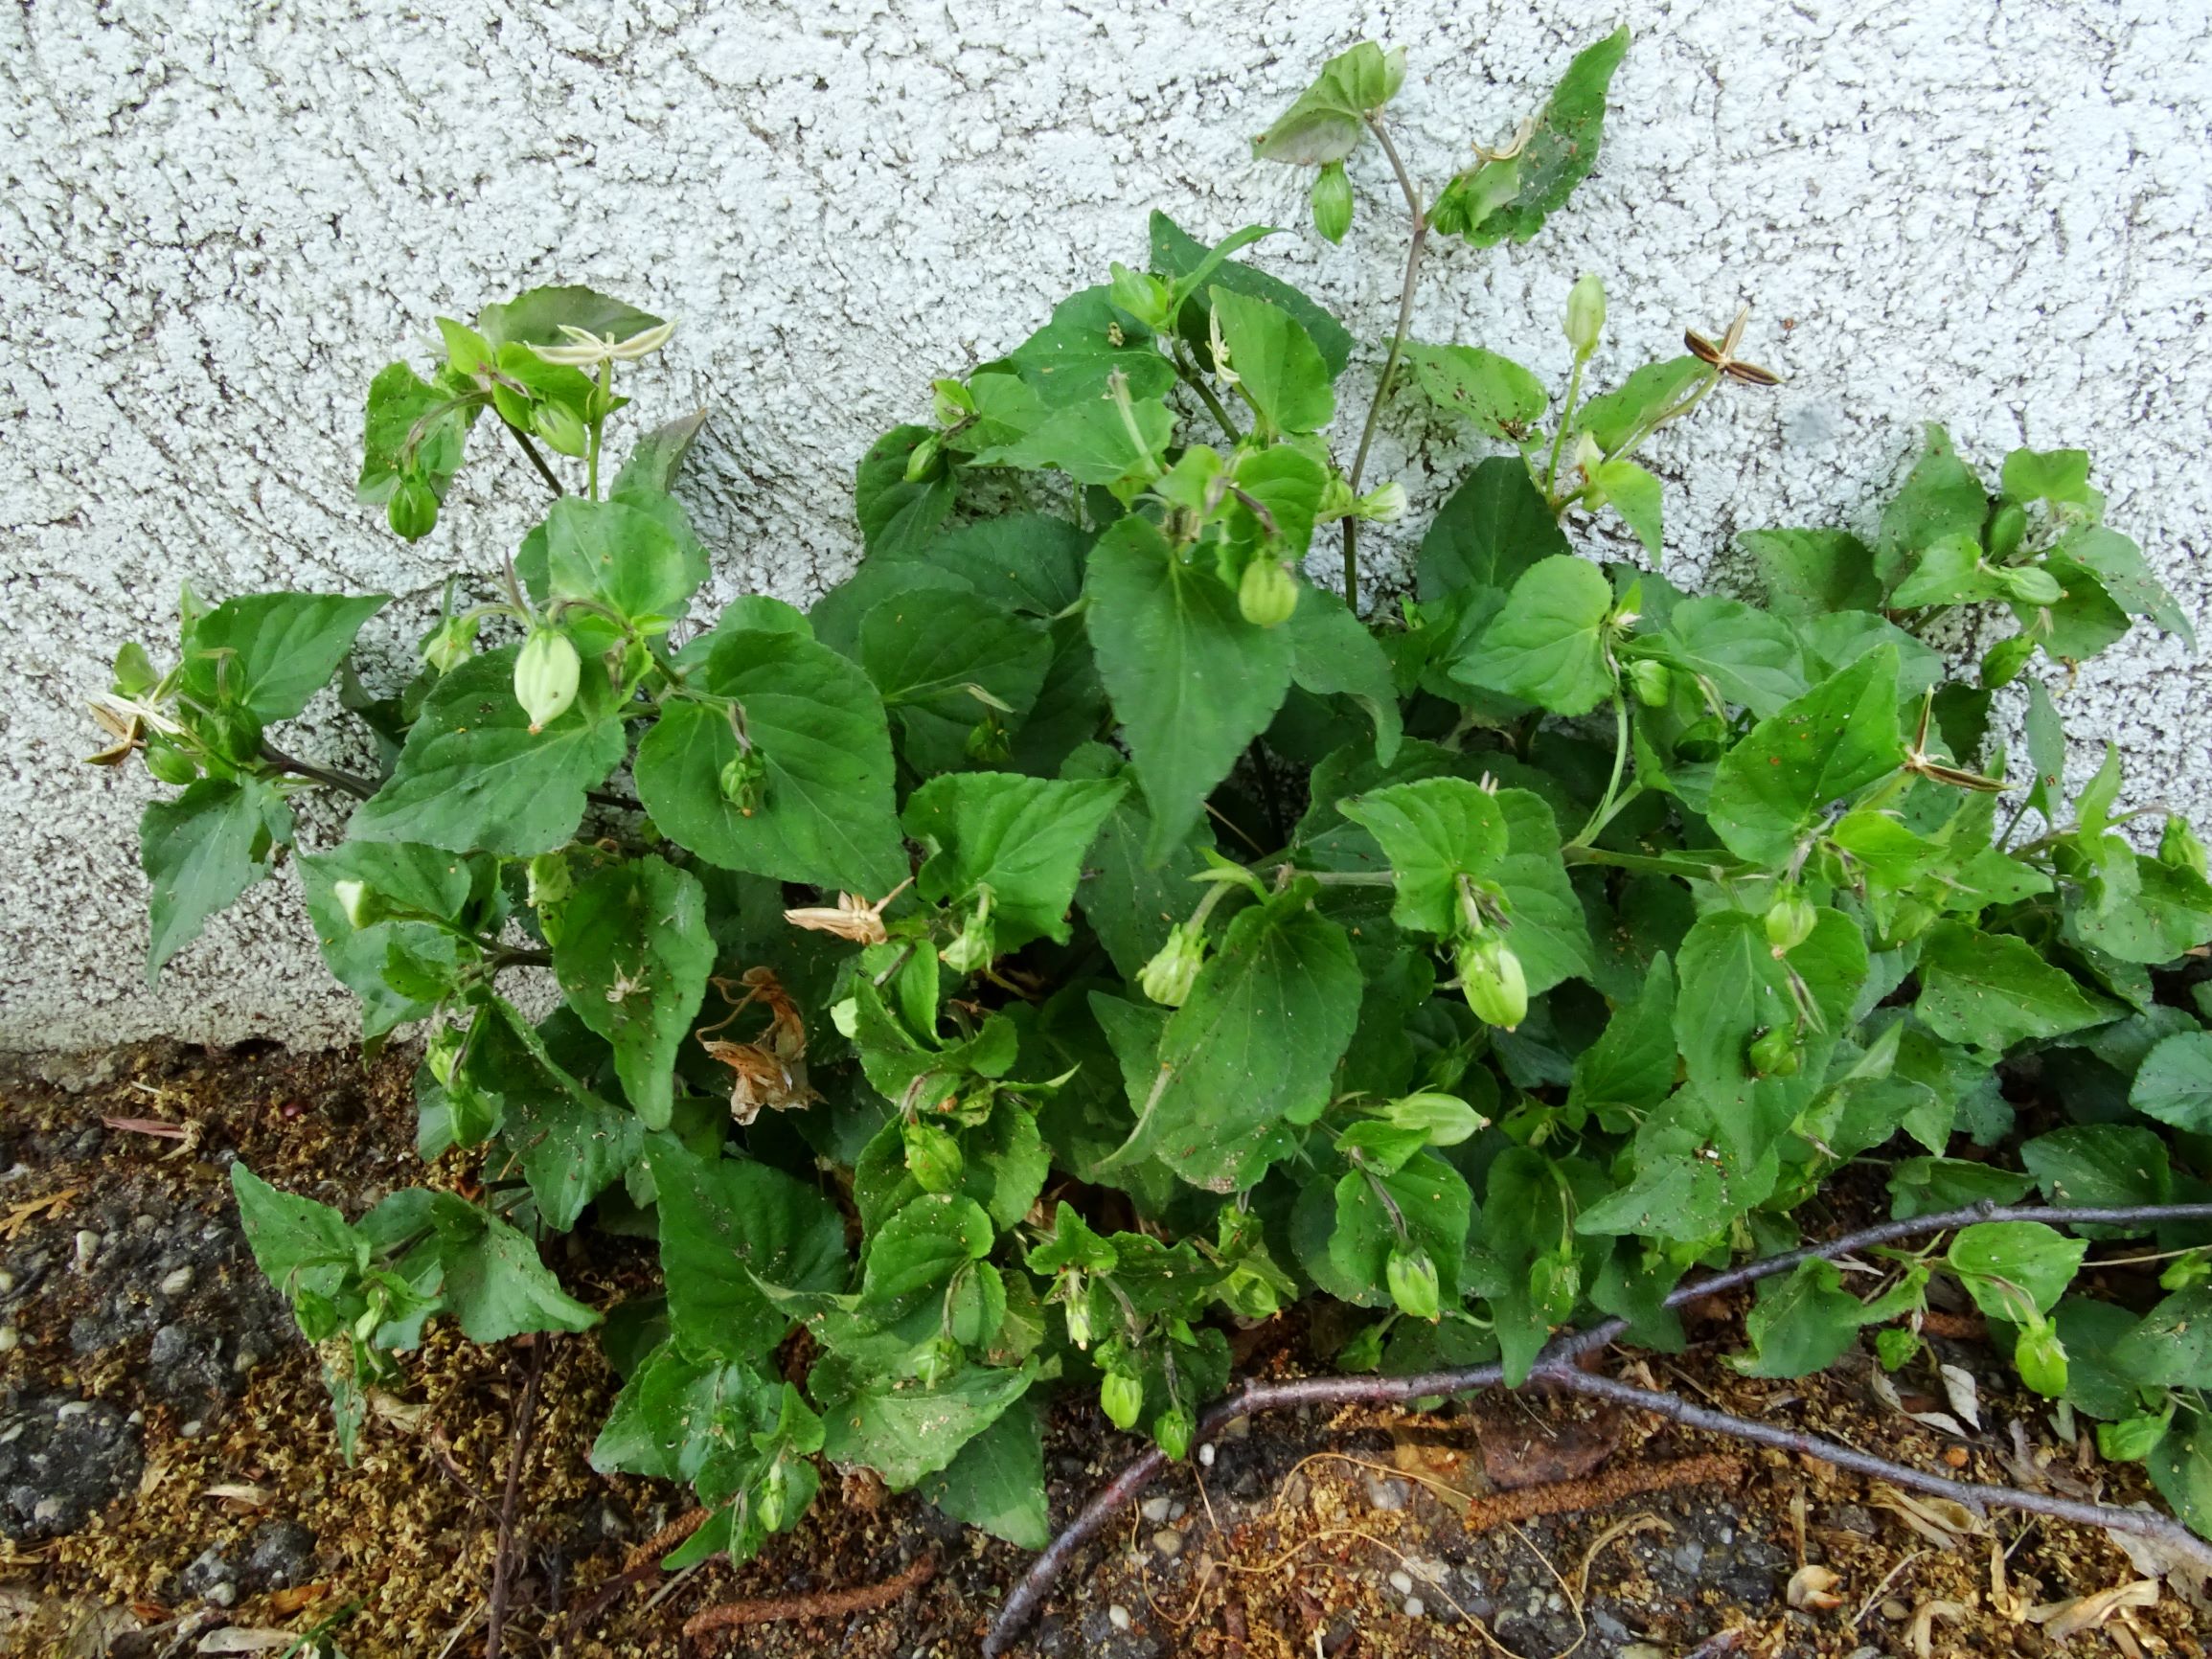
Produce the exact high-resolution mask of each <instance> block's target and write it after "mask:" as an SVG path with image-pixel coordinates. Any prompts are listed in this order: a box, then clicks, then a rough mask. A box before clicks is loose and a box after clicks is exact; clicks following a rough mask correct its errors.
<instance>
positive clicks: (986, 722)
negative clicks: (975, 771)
mask: <svg viewBox="0 0 2212 1659" xmlns="http://www.w3.org/2000/svg"><path fill="white" fill-rule="evenodd" d="M961 748H962V749H963V751H965V752H966V754H967V756H968V758H969V760H970V761H980V762H982V763H983V764H984V765H987V766H988V765H994V764H996V763H997V762H998V761H1003V760H1005V759H1006V758H1007V756H1009V755H1011V754H1012V753H1014V744H1013V742H1012V741H1011V740H1010V739H1008V737H1007V732H1006V723H1005V722H1004V721H1003V720H1001V719H1000V718H999V717H998V712H997V711H996V710H995V709H993V710H992V711H990V712H988V713H987V714H985V716H983V718H982V719H980V720H978V721H976V722H975V724H974V725H972V726H970V727H969V729H968V740H967V741H966V742H964V743H963V744H961Z"/></svg>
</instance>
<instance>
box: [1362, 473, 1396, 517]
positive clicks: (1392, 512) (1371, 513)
mask: <svg viewBox="0 0 2212 1659" xmlns="http://www.w3.org/2000/svg"><path fill="white" fill-rule="evenodd" d="M1352 510H1353V511H1354V512H1356V513H1357V514H1358V516H1359V517H1361V518H1364V519H1365V520H1367V522H1368V523H1370V524H1396V523H1397V522H1398V521H1399V520H1400V519H1402V518H1403V517H1404V516H1405V486H1404V485H1402V484H1401V483H1399V482H1398V480H1397V479H1395V478H1393V479H1392V480H1391V481H1390V482H1389V483H1388V484H1383V485H1379V486H1377V487H1376V488H1375V489H1370V490H1369V491H1368V492H1367V493H1366V494H1365V495H1362V496H1361V497H1360V498H1359V499H1358V500H1357V501H1356V502H1354V503H1353V504H1352Z"/></svg>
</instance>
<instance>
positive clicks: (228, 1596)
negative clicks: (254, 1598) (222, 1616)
mask: <svg viewBox="0 0 2212 1659" xmlns="http://www.w3.org/2000/svg"><path fill="white" fill-rule="evenodd" d="M207 1599H208V1600H209V1601H211V1602H214V1603H215V1604H216V1605H217V1606H218V1607H228V1606H230V1605H231V1604H232V1603H234V1602H237V1601H238V1599H239V1587H238V1586H237V1585H236V1584H231V1583H222V1584H211V1585H209V1586H208V1592H207Z"/></svg>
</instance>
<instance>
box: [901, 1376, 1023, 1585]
mask: <svg viewBox="0 0 2212 1659" xmlns="http://www.w3.org/2000/svg"><path fill="white" fill-rule="evenodd" d="M920 1490H921V1493H922V1495H923V1496H924V1497H925V1498H927V1499H928V1500H929V1501H930V1502H931V1503H933V1504H935V1505H936V1506H937V1507H938V1508H939V1509H941V1510H943V1511H945V1512H946V1514H948V1515H950V1516H951V1517H952V1518H953V1519H954V1520H956V1521H966V1522H967V1523H968V1524H969V1526H971V1527H980V1528H981V1529H982V1530H983V1531H985V1532H987V1533H989V1534H991V1535H992V1537H994V1538H1004V1539H1005V1540H1006V1541H1007V1542H1008V1543H1010V1544H1014V1545H1015V1546H1017V1547H1018V1548H1021V1549H1024V1550H1041V1549H1043V1548H1044V1547H1045V1545H1047V1544H1049V1543H1050V1542H1052V1519H1051V1514H1050V1512H1049V1510H1048V1508H1047V1506H1046V1503H1045V1492H1044V1435H1043V1431H1042V1428H1041V1426H1040V1424H1039V1422H1038V1415H1037V1413H1036V1411H1034V1410H1033V1409H1031V1408H1030V1407H1029V1406H1028V1405H1026V1404H1017V1405H1015V1406H1013V1407H1011V1408H1010V1409H1009V1410H1008V1411H1007V1412H1006V1413H1005V1414H1004V1415H1003V1416H1001V1417H999V1418H997V1419H996V1420H993V1421H992V1423H991V1425H990V1426H989V1427H988V1428H985V1429H984V1430H983V1431H982V1432H981V1433H979V1434H977V1435H976V1437H975V1438H974V1439H973V1440H971V1441H969V1443H967V1444H966V1445H964V1446H962V1447H961V1448H960V1452H959V1455H958V1456H956V1457H955V1458H954V1459H953V1460H952V1461H951V1462H950V1463H949V1464H947V1465H946V1466H945V1467H944V1468H943V1469H941V1470H939V1471H938V1472H937V1473H936V1474H933V1475H925V1476H924V1477H923V1479H922V1482H921V1485H920Z"/></svg>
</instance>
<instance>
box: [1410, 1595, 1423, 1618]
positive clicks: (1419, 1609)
mask: <svg viewBox="0 0 2212 1659" xmlns="http://www.w3.org/2000/svg"><path fill="white" fill-rule="evenodd" d="M1427 1611H1428V1604H1427V1603H1426V1602H1424V1601H1423V1600H1422V1599H1421V1598H1420V1597H1419V1596H1408V1597H1406V1598H1405V1616H1406V1617H1407V1618H1408V1619H1419V1618H1421V1617H1423V1616H1424V1615H1425V1614H1426V1613H1427Z"/></svg>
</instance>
